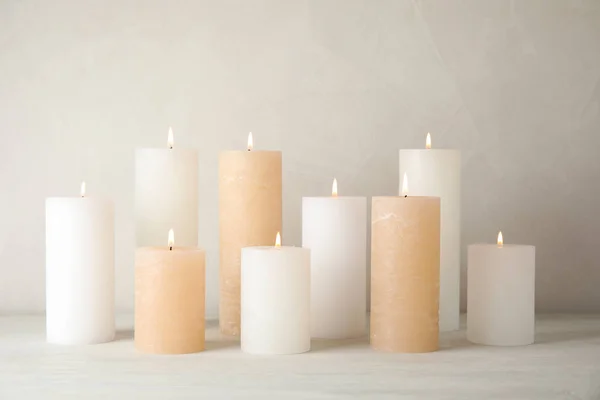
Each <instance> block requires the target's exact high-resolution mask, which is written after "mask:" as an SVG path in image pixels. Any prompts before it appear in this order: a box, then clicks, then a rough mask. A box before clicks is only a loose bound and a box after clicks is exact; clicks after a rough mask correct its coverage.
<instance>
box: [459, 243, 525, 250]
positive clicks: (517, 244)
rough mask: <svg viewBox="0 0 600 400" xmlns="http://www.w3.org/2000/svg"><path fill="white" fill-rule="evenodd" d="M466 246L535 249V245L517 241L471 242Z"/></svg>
mask: <svg viewBox="0 0 600 400" xmlns="http://www.w3.org/2000/svg"><path fill="white" fill-rule="evenodd" d="M468 247H492V248H497V249H506V248H517V247H532V248H534V249H535V246H534V245H532V244H519V243H504V244H502V245H499V244H498V243H471V244H469V245H468Z"/></svg>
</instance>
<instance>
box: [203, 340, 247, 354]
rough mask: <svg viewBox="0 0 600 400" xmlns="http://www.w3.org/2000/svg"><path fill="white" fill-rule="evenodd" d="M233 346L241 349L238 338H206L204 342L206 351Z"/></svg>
mask: <svg viewBox="0 0 600 400" xmlns="http://www.w3.org/2000/svg"><path fill="white" fill-rule="evenodd" d="M233 348H238V349H241V348H240V341H239V340H207V341H206V342H205V350H206V351H217V350H224V349H233ZM240 351H241V350H240Z"/></svg>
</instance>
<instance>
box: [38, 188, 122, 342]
mask: <svg viewBox="0 0 600 400" xmlns="http://www.w3.org/2000/svg"><path fill="white" fill-rule="evenodd" d="M81 186H82V188H81V189H82V191H81V197H72V198H68V197H54V198H48V199H46V337H47V340H48V342H49V343H56V344H69V345H80V344H94V343H103V342H108V341H111V340H112V339H113V338H114V335H115V316H114V296H115V276H114V273H115V271H114V230H115V229H114V206H113V204H112V202H110V201H107V200H102V199H98V198H90V197H85V183H83V184H82V185H81Z"/></svg>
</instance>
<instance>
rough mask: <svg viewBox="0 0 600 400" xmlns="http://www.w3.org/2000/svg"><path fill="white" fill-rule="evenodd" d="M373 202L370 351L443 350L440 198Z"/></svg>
mask: <svg viewBox="0 0 600 400" xmlns="http://www.w3.org/2000/svg"><path fill="white" fill-rule="evenodd" d="M407 185H408V180H407V179H405V180H404V183H403V187H404V188H405V190H404V191H403V193H404V195H403V196H401V197H373V201H372V215H371V218H372V219H371V221H372V222H371V235H372V236H371V346H372V347H373V348H374V349H376V350H383V351H391V352H401V353H422V352H430V351H435V350H437V349H438V335H439V326H438V308H439V273H440V199H439V198H437V197H415V196H408V192H407Z"/></svg>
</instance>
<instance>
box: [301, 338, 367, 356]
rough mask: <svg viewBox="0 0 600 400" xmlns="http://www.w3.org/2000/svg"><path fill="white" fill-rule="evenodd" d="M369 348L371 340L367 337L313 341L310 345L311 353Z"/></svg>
mask: <svg viewBox="0 0 600 400" xmlns="http://www.w3.org/2000/svg"><path fill="white" fill-rule="evenodd" d="M368 347H369V338H368V337H366V336H363V337H360V338H355V339H312V340H311V343H310V351H311V353H321V352H331V351H337V350H349V349H365V348H368Z"/></svg>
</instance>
